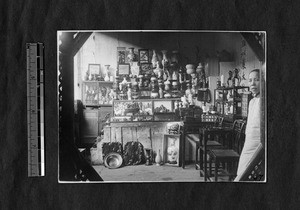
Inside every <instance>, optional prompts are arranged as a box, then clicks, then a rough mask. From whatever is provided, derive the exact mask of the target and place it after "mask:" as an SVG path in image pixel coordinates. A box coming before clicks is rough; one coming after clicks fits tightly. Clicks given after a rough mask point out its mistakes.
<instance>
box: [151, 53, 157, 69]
mask: <svg viewBox="0 0 300 210" xmlns="http://www.w3.org/2000/svg"><path fill="white" fill-rule="evenodd" d="M151 63H152V66H153V68H155V67H157V65H158V57H157V54H156V51H155V50H153V55H152V59H151Z"/></svg>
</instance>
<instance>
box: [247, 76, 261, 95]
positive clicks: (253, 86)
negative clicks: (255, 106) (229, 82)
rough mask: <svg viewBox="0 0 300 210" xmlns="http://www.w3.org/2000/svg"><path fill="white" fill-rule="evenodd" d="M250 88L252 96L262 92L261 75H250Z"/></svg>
mask: <svg viewBox="0 0 300 210" xmlns="http://www.w3.org/2000/svg"><path fill="white" fill-rule="evenodd" d="M249 87H250V91H251V92H252V94H254V95H256V94H258V93H259V90H260V82H259V73H258V72H256V71H253V72H251V73H250V74H249Z"/></svg>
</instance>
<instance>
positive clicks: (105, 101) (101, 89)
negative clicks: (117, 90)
mask: <svg viewBox="0 0 300 210" xmlns="http://www.w3.org/2000/svg"><path fill="white" fill-rule="evenodd" d="M112 85H113V82H104V81H84V82H83V83H82V102H83V104H84V105H85V106H103V105H110V106H111V105H112V101H113V96H112Z"/></svg>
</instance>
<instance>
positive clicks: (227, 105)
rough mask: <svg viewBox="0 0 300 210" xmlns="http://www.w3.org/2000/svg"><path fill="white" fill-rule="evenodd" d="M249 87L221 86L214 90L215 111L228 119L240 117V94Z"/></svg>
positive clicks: (232, 119)
mask: <svg viewBox="0 0 300 210" xmlns="http://www.w3.org/2000/svg"><path fill="white" fill-rule="evenodd" d="M248 91H249V87H246V86H236V87H222V88H218V89H215V90H214V102H215V104H214V105H215V107H216V109H217V113H218V114H220V115H222V116H223V117H224V118H225V119H227V120H228V121H234V120H235V119H240V118H242V116H243V115H242V96H243V93H244V92H248Z"/></svg>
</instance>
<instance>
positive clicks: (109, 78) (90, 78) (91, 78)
mask: <svg viewBox="0 0 300 210" xmlns="http://www.w3.org/2000/svg"><path fill="white" fill-rule="evenodd" d="M109 67H110V65H105V77H104V81H106V82H108V81H111V82H113V80H114V77H113V76H109ZM84 80H85V81H88V80H90V81H92V80H96V78H95V75H93V74H88V72H87V73H86V75H85V78H84Z"/></svg>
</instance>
